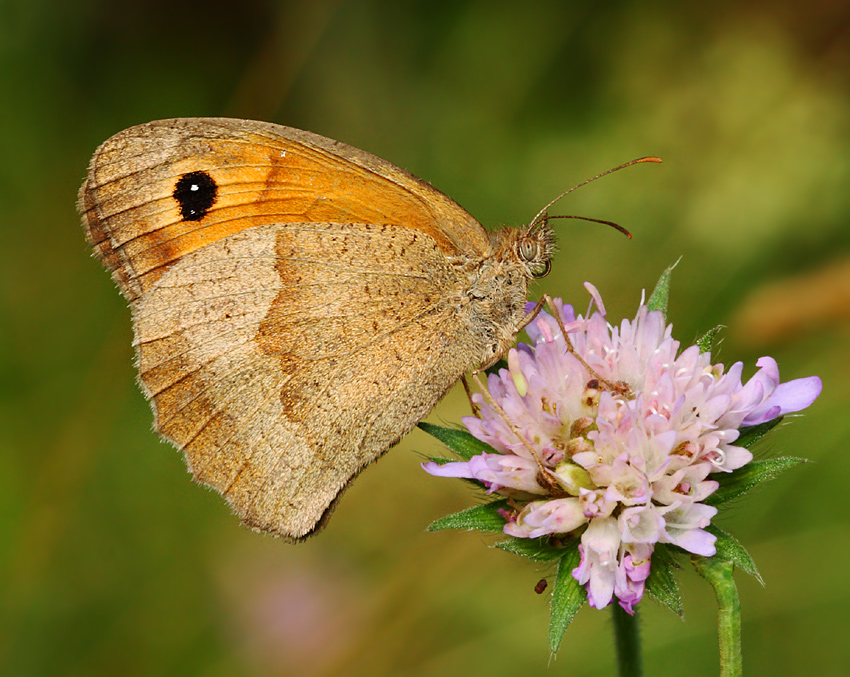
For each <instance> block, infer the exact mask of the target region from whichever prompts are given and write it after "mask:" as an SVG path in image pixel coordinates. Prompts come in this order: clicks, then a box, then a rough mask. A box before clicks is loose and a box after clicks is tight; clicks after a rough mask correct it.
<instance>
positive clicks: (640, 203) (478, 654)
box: [0, 0, 850, 677]
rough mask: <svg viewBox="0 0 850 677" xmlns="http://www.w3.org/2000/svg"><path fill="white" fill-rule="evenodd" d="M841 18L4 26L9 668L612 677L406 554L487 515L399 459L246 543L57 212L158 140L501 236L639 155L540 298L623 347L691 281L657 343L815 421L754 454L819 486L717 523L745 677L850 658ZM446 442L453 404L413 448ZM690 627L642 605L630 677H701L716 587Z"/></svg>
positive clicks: (558, 15) (564, 208) (422, 17)
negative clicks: (686, 348)
mask: <svg viewBox="0 0 850 677" xmlns="http://www.w3.org/2000/svg"><path fill="white" fill-rule="evenodd" d="M848 25H850V8H849V7H847V6H846V3H840V2H835V1H830V0H816V1H815V2H812V3H801V2H790V1H786V2H780V3H767V2H745V3H731V2H721V3H711V4H698V3H680V4H674V3H663V4H662V3H645V2H637V1H632V2H629V1H614V2H606V3H599V2H597V3H594V2H528V3H526V2H523V3H496V2H487V1H485V0H477V1H454V2H448V1H446V2H435V1H433V0H432V1H430V2H410V3H403V2H402V3H399V2H390V1H389V0H381V1H378V0H373V1H371V2H358V1H356V0H348V1H343V0H336V1H329V0H325V1H322V2H291V3H283V2H271V1H270V0H269V1H263V0H248V1H246V2H225V1H224V0H218V1H210V2H204V3H200V2H182V1H181V0H169V1H165V0H148V1H144V0H136V1H131V2H119V1H115V0H112V1H107V0H79V1H77V2H71V3H64V2H60V1H59V0H33V1H29V0H27V1H26V2H25V1H24V0H0V85H2V91H3V97H2V100H3V103H2V105H0V232H1V233H2V245H0V312H2V315H0V318H2V319H0V672H2V673H3V674H10V675H58V674H67V675H93V674H96V675H113V674H122V675H123V674H129V675H172V674H173V675H187V674H192V675H193V674H203V675H308V676H310V675H409V676H415V677H420V676H422V677H425V676H426V675H427V676H431V675H439V676H441V677H445V676H447V675H466V674H468V675H478V674H488V675H491V676H494V677H496V676H500V675H506V676H507V675H515V674H524V675H536V674H553V675H554V674H571V675H575V676H578V675H607V674H611V673H612V670H613V644H612V638H611V636H610V622H609V619H608V614H607V613H605V612H596V611H593V610H588V609H586V608H585V609H584V610H582V612H580V613H579V615H578V617H577V618H576V620H575V621H574V623H573V625H572V626H571V628H570V629H569V631H568V633H567V636H566V638H565V640H564V643H563V645H562V646H563V648H562V651H561V653H560V654H559V656H558V658H557V660H556V661H554V662H553V663H552V664H551V666H550V667H549V668H548V670H547V665H548V664H549V655H548V651H547V636H546V633H547V623H548V618H547V595H542V596H538V595H536V594H534V591H533V587H534V585H535V583H536V582H537V580H538V579H539V578H541V577H542V576H545V575H546V574H548V573H550V572H549V571H547V570H546V569H543V568H541V567H540V566H539V565H534V564H531V563H529V562H526V561H520V560H518V559H517V558H514V557H512V556H510V555H508V554H505V553H502V552H499V551H494V550H491V549H488V547H487V546H488V545H490V544H492V542H493V540H492V539H488V538H486V537H482V536H479V535H470V534H463V533H440V534H426V533H424V528H425V526H426V525H427V524H428V523H429V522H430V521H431V520H432V519H435V518H436V517H439V516H441V515H443V514H445V513H446V512H448V511H451V510H457V509H460V508H462V507H464V506H466V505H469V504H470V503H471V502H472V501H473V500H475V499H474V497H473V496H471V495H470V494H469V493H467V492H466V490H465V489H464V487H463V486H462V483H459V482H451V481H449V480H440V479H436V478H431V477H429V476H426V475H425V473H423V472H422V471H421V470H420V469H419V467H418V464H419V462H420V461H421V459H422V455H423V454H430V453H433V452H435V451H436V450H437V445H436V443H435V442H434V441H433V440H432V439H430V438H428V437H427V436H425V435H424V434H422V433H420V432H414V433H412V434H411V435H410V436H409V437H408V438H407V439H406V440H404V441H403V442H402V443H401V444H400V445H399V448H397V449H396V450H395V451H393V452H392V453H391V454H389V455H388V456H387V457H386V458H385V459H383V460H382V461H381V462H380V463H379V464H377V465H376V466H375V467H374V468H371V469H369V470H368V471H367V472H366V473H364V474H363V475H362V477H361V478H360V479H359V480H358V481H357V483H356V484H355V485H354V487H353V488H352V489H351V490H350V491H349V492H348V494H347V495H346V496H345V498H344V499H343V500H342V502H341V504H340V507H339V509H338V510H337V513H336V515H335V516H334V518H333V520H331V522H330V526H329V527H328V529H327V530H326V532H324V533H323V534H322V535H321V536H320V537H318V538H316V539H312V540H310V541H309V542H307V543H305V544H302V545H299V546H297V547H293V546H289V545H286V544H284V543H282V542H279V541H275V540H273V539H271V538H267V537H263V536H260V535H257V534H254V533H252V532H250V531H248V530H246V529H244V528H242V527H240V526H239V524H238V520H237V519H236V518H234V517H233V516H231V515H230V514H229V511H228V509H227V508H226V507H225V505H224V504H223V502H222V501H221V500H220V499H219V498H218V497H217V496H216V495H214V494H213V493H212V492H209V491H206V490H204V489H202V488H200V487H198V486H196V485H193V484H192V483H191V482H190V481H189V478H188V476H187V474H186V472H185V466H184V464H183V462H182V460H181V458H180V456H179V455H178V453H177V452H176V451H174V450H173V449H172V448H170V447H169V446H167V445H165V444H162V443H160V442H159V441H157V438H156V436H155V435H154V434H153V433H152V432H151V415H150V411H149V408H148V405H147V404H146V403H145V401H144V399H143V397H142V396H141V394H140V393H139V392H138V390H137V388H136V386H135V382H134V374H133V366H132V350H131V347H130V341H131V333H130V319H129V313H128V312H127V309H126V308H125V306H124V302H123V301H122V299H121V298H120V296H119V295H118V292H117V290H116V289H115V288H114V286H113V284H112V282H111V281H110V280H109V276H108V275H107V274H106V273H105V272H104V271H103V270H102V269H101V268H100V266H99V265H98V264H97V262H96V261H95V260H94V259H92V258H91V257H90V255H89V252H88V250H87V247H86V245H85V241H84V239H83V235H82V231H81V228H80V226H79V222H78V217H77V215H76V213H75V208H74V202H75V197H76V190H77V187H78V185H79V183H80V182H81V180H82V178H83V176H84V173H85V167H86V163H87V162H88V158H89V157H90V155H91V153H92V152H93V150H94V149H95V147H96V146H97V145H98V144H99V143H100V142H101V141H103V140H104V139H106V138H107V137H108V136H110V135H111V134H113V133H115V132H117V131H119V130H120V129H122V128H124V127H126V126H129V125H131V124H135V123H140V122H145V121H148V120H151V119H155V118H163V117H174V116H202V115H204V116H206V115H230V116H238V117H250V118H259V119H266V120H271V121H274V122H280V123H284V124H288V125H292V126H297V127H302V128H306V129H310V130H311V131H314V132H317V133H320V134H324V135H326V136H330V137H333V138H337V139H340V140H342V141H345V142H347V143H350V144H352V145H355V146H359V147H361V148H365V149H367V150H369V151H371V152H373V153H376V154H378V155H380V156H382V157H386V158H387V159H389V160H391V161H393V162H395V163H397V164H399V165H401V166H403V167H405V168H407V169H409V170H410V171H412V172H414V173H415V174H417V175H419V176H421V177H423V178H425V179H427V180H428V181H430V182H432V183H433V184H434V185H436V186H437V187H439V188H440V189H442V190H443V191H445V192H446V193H448V194H449V195H451V196H452V197H453V198H455V199H456V200H457V201H458V202H460V203H461V204H462V205H463V206H464V207H466V208H467V209H468V210H469V211H470V212H471V213H473V214H474V215H475V216H476V217H478V218H479V220H481V222H482V223H484V224H485V225H487V226H495V225H499V224H503V223H509V224H519V223H522V222H524V221H527V220H528V219H529V218H531V217H532V216H533V215H534V214H535V213H536V212H537V210H538V209H539V208H540V207H541V206H542V205H543V204H545V203H546V202H547V201H548V200H549V199H550V198H551V197H553V196H554V195H556V194H558V193H559V192H561V191H562V190H563V189H565V188H567V187H569V186H570V185H572V184H574V183H577V182H579V181H581V180H583V179H585V178H588V177H589V176H592V175H594V174H596V173H598V172H600V171H603V170H605V169H607V168H609V167H612V166H614V165H616V164H619V163H621V162H623V161H625V160H629V159H632V158H634V157H638V156H641V155H649V154H654V155H660V156H662V157H663V158H664V164H662V165H660V166H652V165H644V166H640V167H635V168H631V169H629V170H626V171H624V172H621V173H618V174H616V175H614V176H611V177H608V178H606V179H604V180H602V181H600V182H598V183H595V184H593V185H592V186H588V187H586V188H583V189H582V190H580V191H578V192H576V193H574V194H573V195H571V196H570V197H569V198H567V199H566V200H565V201H564V202H563V203H561V204H559V205H558V207H557V209H556V210H554V211H555V212H556V213H572V214H581V215H586V216H592V217H597V218H603V219H611V220H614V221H617V222H618V223H621V224H623V225H624V226H626V227H628V228H629V229H630V230H631V231H632V232H633V234H634V239H633V240H631V241H628V240H626V239H625V238H623V237H622V236H621V235H619V234H618V233H616V232H615V231H613V230H610V229H606V228H602V227H600V226H596V225H592V224H587V223H582V222H576V221H563V222H559V223H558V229H559V238H560V253H559V254H558V256H557V259H556V261H555V264H554V270H553V273H552V275H551V276H550V277H549V278H547V279H546V280H544V281H543V282H542V283H541V284H540V285H539V286H538V287H537V288H536V291H535V293H539V292H540V291H541V290H545V291H547V292H549V293H552V294H554V295H560V296H563V297H565V298H566V299H568V300H570V301H571V302H573V303H575V304H576V305H577V306H578V307H580V308H584V307H585V305H586V303H587V301H588V296H587V294H586V292H585V291H584V290H583V288H582V286H581V285H582V282H584V281H585V280H590V281H592V282H594V284H596V286H597V287H598V288H599V289H600V291H601V293H602V295H603V298H604V299H605V301H606V305H607V306H608V311H609V317H610V318H611V319H612V320H616V319H617V318H620V317H622V316H627V315H629V314H631V313H633V312H634V309H635V308H636V305H637V303H638V300H639V298H640V293H641V290H642V289H644V288H651V287H652V285H653V284H654V282H655V280H656V278H657V276H658V275H659V274H660V272H661V271H662V270H663V269H664V268H665V267H666V266H667V265H669V264H670V263H672V262H674V261H675V260H676V259H678V258H679V257H680V256H681V257H682V260H681V263H680V264H679V266H678V268H677V269H676V272H675V274H674V280H673V287H672V295H671V303H670V319H671V320H672V321H673V323H674V325H675V328H676V334H677V336H678V337H679V338H680V339H681V340H683V341H690V340H692V339H694V338H695V337H697V336H698V335H700V334H701V333H702V332H703V331H705V330H707V329H710V328H711V327H713V326H715V325H718V324H723V325H727V327H728V329H727V330H726V331H725V332H724V337H725V339H724V342H723V343H722V345H721V347H720V352H719V355H718V358H717V359H718V360H720V361H724V362H732V361H735V360H739V359H740V360H744V361H745V364H747V365H748V367H747V372H746V373H747V374H751V373H752V372H753V367H754V364H755V361H756V359H757V358H758V357H759V356H761V355H765V354H770V355H773V356H775V357H776V358H777V360H778V361H779V364H780V368H781V369H782V374H783V377H784V378H786V379H791V378H796V377H801V376H807V375H809V374H813V373H816V374H820V375H821V376H822V378H823V381H824V393H823V396H822V397H821V399H820V400H819V401H818V402H817V403H816V404H815V405H814V406H813V407H812V408H811V410H810V411H809V412H807V413H806V414H805V416H804V417H802V418H794V419H791V420H790V421H789V423H788V424H787V425H785V426H783V427H782V428H781V429H780V430H779V431H778V432H777V433H776V435H775V436H774V437H773V439H772V441H771V442H770V443H769V444H768V445H767V446H766V447H763V448H762V449H761V453H763V454H771V455H779V454H794V455H802V456H806V457H808V458H810V459H812V460H813V461H815V463H812V464H809V465H807V466H804V467H803V468H802V469H799V470H797V471H795V472H793V473H792V474H790V475H789V476H787V477H783V478H782V479H780V480H778V481H776V482H774V483H773V484H771V485H768V486H766V487H764V488H763V489H762V490H760V491H759V492H757V493H756V494H755V495H753V496H751V497H749V498H747V499H746V500H743V501H740V502H738V503H736V504H735V505H734V506H733V507H732V508H731V509H730V510H729V511H728V512H727V514H726V515H724V516H723V517H722V519H721V521H720V523H721V525H722V526H723V527H724V528H725V529H727V530H730V531H732V532H733V533H735V534H736V535H737V536H738V537H739V538H740V540H742V541H743V542H744V543H745V544H746V545H747V546H748V547H749V549H750V551H751V553H752V555H753V556H754V557H755V559H756V561H757V563H758V564H759V566H760V567H761V570H762V574H763V576H764V578H765V581H766V582H767V587H766V588H761V587H760V586H759V585H758V584H757V583H755V582H754V581H752V580H750V579H748V578H746V577H745V576H744V575H743V574H741V575H740V576H739V582H740V588H741V597H742V603H743V609H744V659H745V669H746V670H747V671H748V673H749V674H756V675H761V674H777V675H785V674H788V675H791V674H804V673H806V674H818V675H840V674H844V673H845V671H846V665H847V664H848V663H850V643H848V642H847V640H846V635H847V633H848V631H850V623H848V621H847V618H848V615H847V611H846V607H845V606H844V605H845V604H847V603H848V601H850V585H849V584H848V583H847V574H846V571H847V568H848V565H847V558H848V556H850V538H848V529H850V521H848V511H847V509H846V507H845V503H844V500H845V498H846V493H847V491H846V487H845V484H846V482H845V478H846V477H848V476H850V456H848V454H847V447H848V442H850V417H848V416H847V414H846V412H844V411H843V409H841V407H842V406H846V404H847V402H848V392H850V385H848V384H850V373H848V372H850V366H848V359H847V357H848V340H850V229H848V223H850V190H848V187H850V85H848V83H850V39H848V38H850V35H848V32H850V31H848V28H847V26H848ZM465 412H466V404H465V399H464V397H463V393H462V392H458V391H457V390H456V391H452V393H450V395H449V396H448V397H447V398H446V400H445V401H444V402H442V403H441V404H440V405H439V406H438V408H437V409H436V410H435V411H434V412H433V414H432V415H431V417H430V419H429V420H432V421H434V422H457V421H458V420H459V418H460V417H461V416H462V415H464V414H465ZM681 581H682V586H683V594H684V601H685V610H686V618H687V622H686V623H681V622H680V621H679V620H678V619H676V618H675V617H673V616H672V615H671V614H669V613H668V612H664V611H662V610H660V609H659V608H658V607H656V606H654V605H653V604H652V603H651V602H648V603H645V604H643V605H642V618H643V639H644V645H645V659H646V664H647V666H646V667H647V674H652V675H661V674H669V675H675V674H689V675H695V676H699V675H714V674H716V673H717V662H716V661H717V654H716V647H715V629H714V626H713V622H714V610H713V602H712V598H711V593H710V591H708V590H707V589H706V587H705V585H704V584H703V582H702V581H701V580H699V579H698V578H697V577H696V576H695V575H694V574H693V573H692V572H688V571H685V572H683V575H682V577H681Z"/></svg>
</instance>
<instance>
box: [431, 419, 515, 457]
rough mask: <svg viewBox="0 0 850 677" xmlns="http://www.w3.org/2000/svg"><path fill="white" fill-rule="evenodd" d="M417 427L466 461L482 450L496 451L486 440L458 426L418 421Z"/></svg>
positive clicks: (493, 452) (492, 452)
mask: <svg viewBox="0 0 850 677" xmlns="http://www.w3.org/2000/svg"><path fill="white" fill-rule="evenodd" d="M418 425H419V427H420V428H421V429H422V430H424V431H425V432H426V433H428V434H429V435H432V436H433V437H436V438H437V439H438V440H440V442H442V443H443V444H445V445H446V446H447V447H448V448H449V449H451V450H452V451H453V452H455V453H456V454H457V455H458V456H460V457H461V458H462V459H463V460H465V461H468V460H469V459H470V458H472V457H473V456H477V455H478V454H481V453H483V452H487V453H491V454H495V453H498V452H497V451H496V450H495V449H493V447H491V446H490V445H489V444H487V443H486V442H482V441H481V440H478V439H475V438H474V437H473V436H472V434H471V433H469V432H468V431H466V430H461V429H460V428H445V427H443V426H441V425H434V424H433V423H425V422H424V421H420V422H419V424H418Z"/></svg>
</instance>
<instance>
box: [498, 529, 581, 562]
mask: <svg viewBox="0 0 850 677" xmlns="http://www.w3.org/2000/svg"><path fill="white" fill-rule="evenodd" d="M502 525H503V526H504V521H502ZM496 547H497V548H499V550H504V551H505V552H512V553H513V554H514V555H520V556H521V557H528V558H529V559H530V560H533V561H535V562H552V561H553V560H556V559H559V558H561V557H563V555H564V550H565V547H564V546H561V547H557V546H554V545H552V544H551V543H550V542H549V541H548V539H546V538H509V539H508V540H507V541H499V542H498V543H496ZM566 547H570V548H571V547H577V546H573V545H572V544H570V545H568V546H566Z"/></svg>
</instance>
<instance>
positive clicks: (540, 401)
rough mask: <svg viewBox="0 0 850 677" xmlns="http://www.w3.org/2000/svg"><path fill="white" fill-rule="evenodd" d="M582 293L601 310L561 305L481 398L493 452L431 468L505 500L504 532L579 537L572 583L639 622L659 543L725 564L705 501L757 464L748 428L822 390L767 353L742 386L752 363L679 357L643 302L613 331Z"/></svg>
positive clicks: (658, 317)
mask: <svg viewBox="0 0 850 677" xmlns="http://www.w3.org/2000/svg"><path fill="white" fill-rule="evenodd" d="M586 287H587V289H588V291H589V292H590V295H591V298H592V304H591V310H592V308H593V303H595V305H596V306H597V308H598V310H596V311H595V312H592V313H588V314H589V317H587V318H584V317H582V316H581V315H578V316H576V314H575V313H574V311H573V308H572V307H571V306H569V305H565V304H563V303H562V302H561V300H560V299H555V300H554V301H553V307H554V310H555V315H550V314H548V313H545V312H541V313H540V314H539V316H538V317H537V318H536V319H535V320H534V322H532V323H531V324H530V325H529V326H528V328H527V329H526V332H527V334H528V336H529V337H530V339H531V341H532V343H531V345H526V344H519V345H518V346H517V348H514V349H511V350H510V352H509V353H508V356H507V357H508V359H507V363H508V368H507V369H501V370H500V371H499V373H498V374H490V376H489V377H488V380H487V397H484V395H483V394H482V393H476V394H475V395H473V403H474V404H475V405H477V406H478V408H479V410H480V415H479V416H475V417H467V418H464V419H463V423H464V424H465V425H466V427H467V428H468V429H469V431H470V432H471V433H472V435H474V436H475V437H476V438H478V439H479V440H481V441H483V442H486V443H487V444H489V445H490V446H491V447H492V448H493V450H494V451H495V452H497V453H482V454H479V455H477V456H473V457H472V458H470V459H469V460H467V461H463V462H449V463H445V464H442V465H440V464H438V463H436V462H431V463H426V464H424V465H423V467H424V469H425V470H427V471H428V472H429V473H431V474H432V475H439V476H443V477H463V478H468V479H474V480H477V481H479V482H481V483H482V484H483V485H484V486H485V487H486V488H487V491H488V492H490V493H498V494H501V495H504V496H507V497H509V499H510V501H509V504H510V506H511V510H510V511H505V512H503V515H504V516H505V517H506V518H507V522H506V524H505V526H504V531H505V533H506V534H509V535H511V536H514V537H517V538H538V537H541V536H554V535H559V536H563V535H567V534H570V535H573V536H575V537H576V538H578V537H580V539H581V540H580V544H579V546H578V548H579V552H580V555H581V560H580V563H579V565H578V566H577V567H576V568H575V569H574V570H573V571H572V575H573V577H574V578H575V579H576V580H577V581H578V582H579V583H580V584H581V585H584V586H585V589H586V591H587V597H588V601H589V603H590V605H591V606H593V607H596V608H603V607H605V606H607V605H608V604H609V603H610V602H611V601H612V599H613V598H614V597H616V598H617V600H618V601H619V604H620V606H621V607H623V609H625V610H626V611H627V612H628V613H634V605H635V604H637V602H639V601H640V599H641V597H642V596H643V592H644V586H645V582H646V579H647V578H648V577H649V572H650V563H651V557H652V553H653V551H654V549H655V544H656V543H669V544H673V545H675V546H678V547H679V548H682V549H683V550H686V551H688V552H691V553H694V554H697V555H702V556H705V557H710V556H712V555H714V554H715V540H716V538H715V536H714V535H712V534H711V533H709V532H708V531H707V530H706V527H708V526H709V524H710V522H711V519H712V518H713V517H714V516H715V515H716V514H717V509H716V508H715V507H712V506H709V505H706V504H704V503H703V501H704V500H705V499H706V498H707V497H708V496H710V495H711V494H712V493H713V492H714V491H715V490H716V489H717V488H718V486H719V485H718V482H717V481H716V480H714V479H711V478H712V477H713V476H714V477H716V476H718V474H720V473H730V472H733V471H735V470H737V469H738V468H741V467H742V466H744V465H746V464H747V463H748V462H749V461H750V460H752V454H751V453H750V452H749V451H748V450H747V449H745V448H744V447H741V446H736V445H735V444H734V442H735V441H736V440H737V439H738V437H739V435H740V428H742V427H747V426H753V425H758V424H760V423H764V422H767V421H769V420H772V419H774V418H776V417H778V416H782V415H784V414H787V413H791V412H795V411H800V410H801V409H804V408H806V407H808V406H809V405H810V404H811V403H812V402H814V400H815V399H816V398H817V397H818V395H819V394H820V390H821V382H820V379H819V378H818V377H816V376H811V377H808V378H801V379H797V380H794V381H790V382H788V383H780V380H779V369H778V367H777V364H776V361H775V360H773V359H772V358H770V357H762V358H761V359H759V360H758V362H757V363H756V364H757V366H758V367H759V370H758V372H757V373H756V374H755V375H754V376H753V377H752V378H751V379H750V380H749V381H747V382H746V384H744V383H742V380H741V375H742V373H743V364H742V363H740V362H738V363H735V364H734V365H732V366H731V367H730V368H729V369H728V370H725V369H724V366H723V365H722V364H712V363H711V354H710V353H708V352H703V351H702V350H700V348H699V347H698V346H696V345H694V346H690V347H688V348H686V349H685V350H682V351H681V352H680V351H679V349H680V344H679V342H678V341H676V340H675V339H673V338H672V325H667V324H666V323H665V320H664V316H663V314H662V313H661V312H659V311H651V310H649V308H648V307H647V306H646V305H643V304H641V306H640V307H639V309H638V312H637V315H636V317H635V318H634V319H633V320H623V321H622V323H621V324H620V325H619V327H613V326H611V325H609V324H608V323H607V320H606V313H605V307H604V305H603V304H602V300H601V298H600V296H599V293H598V292H597V290H596V289H595V287H593V286H592V285H590V284H589V283H587V284H586ZM530 307H531V306H529V308H530ZM565 334H567V335H568V336H569V343H568V342H567V340H566V339H565Z"/></svg>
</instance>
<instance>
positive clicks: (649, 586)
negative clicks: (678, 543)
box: [646, 543, 685, 619]
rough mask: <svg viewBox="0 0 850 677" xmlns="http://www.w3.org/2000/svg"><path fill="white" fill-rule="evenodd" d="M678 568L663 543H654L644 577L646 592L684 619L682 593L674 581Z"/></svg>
mask: <svg viewBox="0 0 850 677" xmlns="http://www.w3.org/2000/svg"><path fill="white" fill-rule="evenodd" d="M678 568H679V565H678V564H677V563H676V560H675V559H673V555H671V554H670V551H669V550H668V549H667V547H666V546H665V545H664V544H663V543H657V544H656V545H655V552H653V553H652V566H651V568H650V570H649V578H647V579H646V594H647V595H649V596H650V597H651V598H652V599H654V600H655V601H656V602H658V603H659V604H660V605H661V606H663V607H665V608H667V609H670V611H672V612H673V613H674V614H676V615H677V616H678V617H679V618H681V619H684V617H685V610H684V608H683V607H682V595H681V594H680V593H679V584H678V582H677V581H676V576H675V571H676V569H678Z"/></svg>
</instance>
